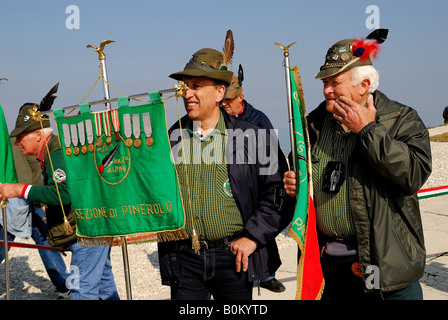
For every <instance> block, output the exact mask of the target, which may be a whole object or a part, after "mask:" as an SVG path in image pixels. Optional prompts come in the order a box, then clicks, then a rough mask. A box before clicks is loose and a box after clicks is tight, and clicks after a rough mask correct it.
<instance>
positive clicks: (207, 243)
mask: <svg viewBox="0 0 448 320" xmlns="http://www.w3.org/2000/svg"><path fill="white" fill-rule="evenodd" d="M243 236H244V232H243V231H239V232H237V233H234V234H232V235H231V236H228V237H226V238H223V239H219V240H199V244H200V246H201V249H212V248H218V247H227V246H228V245H230V244H231V243H232V242H233V241H236V240H238V239H239V238H241V237H243ZM187 241H188V242H189V244H191V239H188V240H187Z"/></svg>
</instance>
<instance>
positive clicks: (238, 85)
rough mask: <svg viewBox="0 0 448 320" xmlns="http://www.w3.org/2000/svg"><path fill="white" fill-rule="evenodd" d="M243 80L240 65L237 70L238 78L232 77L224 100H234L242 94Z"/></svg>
mask: <svg viewBox="0 0 448 320" xmlns="http://www.w3.org/2000/svg"><path fill="white" fill-rule="evenodd" d="M243 80H244V73H243V67H242V66H241V64H240V66H239V68H238V77H237V76H235V75H233V77H232V83H231V84H230V86H229V87H228V88H227V91H226V97H225V98H224V99H235V98H236V97H238V96H239V95H240V94H241V93H243Z"/></svg>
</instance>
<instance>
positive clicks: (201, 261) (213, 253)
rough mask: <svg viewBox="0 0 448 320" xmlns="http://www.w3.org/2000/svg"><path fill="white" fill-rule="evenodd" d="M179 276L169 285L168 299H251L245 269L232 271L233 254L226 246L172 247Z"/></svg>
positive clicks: (249, 285) (233, 263)
mask: <svg viewBox="0 0 448 320" xmlns="http://www.w3.org/2000/svg"><path fill="white" fill-rule="evenodd" d="M176 257H177V260H178V263H177V266H178V268H179V274H180V279H178V281H177V282H176V283H173V284H171V299H172V300H210V299H211V297H213V299H214V300H251V299H252V290H253V284H252V282H250V281H248V277H247V273H246V272H243V271H241V272H239V273H238V272H236V262H235V255H234V254H233V253H232V252H231V250H230V247H229V246H219V247H214V248H202V249H201V250H200V254H199V255H198V254H196V253H195V252H194V250H192V249H191V248H190V247H189V246H187V245H185V246H182V245H180V246H178V247H177V249H176Z"/></svg>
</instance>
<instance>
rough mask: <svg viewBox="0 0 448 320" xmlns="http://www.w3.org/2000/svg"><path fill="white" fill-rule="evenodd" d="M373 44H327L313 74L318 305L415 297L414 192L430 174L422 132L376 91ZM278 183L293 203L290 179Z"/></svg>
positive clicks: (411, 116)
mask: <svg viewBox="0 0 448 320" xmlns="http://www.w3.org/2000/svg"><path fill="white" fill-rule="evenodd" d="M382 41H384V39H382ZM382 41H381V39H375V38H374V39H369V40H350V39H347V40H342V41H339V42H337V43H335V44H334V45H333V46H332V47H331V48H330V49H329V50H328V52H327V55H326V59H325V63H324V65H323V66H322V67H321V69H320V72H319V73H318V74H317V75H316V78H317V79H321V80H322V81H323V85H324V90H323V93H324V96H325V101H324V102H322V103H321V104H320V105H319V106H318V107H317V108H316V109H315V110H313V111H312V112H311V113H310V114H309V115H308V117H307V120H308V129H309V136H310V143H311V159H312V178H313V191H314V203H315V209H316V221H317V228H318V233H319V242H320V245H321V246H322V250H323V251H322V252H323V253H322V258H321V262H322V270H323V273H324V278H325V289H324V293H323V299H330V300H337V299H347V300H353V299H354V300H357V299H406V300H408V299H422V290H421V287H420V284H419V282H418V280H419V279H420V278H421V277H422V275H423V271H424V268H425V246H424V239H423V228H422V222H421V216H420V209H419V204H418V199H417V191H418V190H419V189H420V188H421V186H422V185H423V184H424V182H425V181H426V179H427V178H428V177H429V175H430V173H431V166H432V164H431V148H430V141H429V134H428V130H427V129H426V127H425V125H424V124H423V122H422V120H421V119H420V118H419V116H418V114H417V112H416V111H415V110H413V109H412V108H410V107H408V106H405V105H403V104H400V103H398V102H396V101H392V100H390V99H389V98H388V97H386V95H384V94H383V93H381V92H380V91H377V90H376V89H377V86H378V80H379V76H378V73H377V71H376V70H375V69H374V68H373V66H372V65H371V64H372V57H374V56H375V55H376V53H377V51H378V48H379V43H381V42H382ZM284 183H285V189H286V190H287V193H288V194H289V195H292V196H294V195H295V183H296V175H295V173H294V172H292V171H290V172H287V173H286V174H285V178H284Z"/></svg>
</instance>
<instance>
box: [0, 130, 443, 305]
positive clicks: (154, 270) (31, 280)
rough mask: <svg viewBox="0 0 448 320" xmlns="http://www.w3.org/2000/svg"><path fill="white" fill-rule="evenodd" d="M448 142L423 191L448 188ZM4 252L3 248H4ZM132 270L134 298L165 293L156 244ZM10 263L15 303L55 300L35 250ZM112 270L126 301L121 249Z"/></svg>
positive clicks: (144, 248) (281, 239) (286, 242)
mask: <svg viewBox="0 0 448 320" xmlns="http://www.w3.org/2000/svg"><path fill="white" fill-rule="evenodd" d="M447 131H448V126H440V127H436V128H432V129H430V134H431V135H435V134H440V133H444V132H447ZM447 145H448V143H446V142H432V143H431V149H432V154H433V173H432V174H431V176H430V178H429V179H428V181H427V182H426V183H425V185H424V186H423V188H430V187H438V186H444V185H448V161H446V147H447ZM16 241H17V242H19V241H20V242H25V243H31V244H33V241H32V240H23V239H16ZM276 241H277V244H278V246H279V248H280V250H281V249H282V248H284V247H289V246H293V245H295V242H294V240H292V239H291V238H290V237H289V236H288V235H287V233H286V230H285V231H283V232H282V233H281V234H280V235H279V236H278V237H277V239H276ZM1 250H3V248H1ZM128 256H129V266H130V267H129V270H130V280H131V287H132V298H133V299H134V300H144V299H148V298H150V297H151V296H152V295H154V294H157V293H159V292H160V291H161V290H166V288H167V287H165V286H162V285H161V280H160V274H159V270H158V269H159V262H158V257H157V244H156V243H146V244H134V245H128ZM9 259H10V262H9V264H10V287H11V291H10V294H11V299H12V300H55V299H56V298H57V294H56V292H55V290H54V286H53V285H52V283H51V282H50V280H49V278H48V275H47V273H46V271H45V268H44V266H43V264H42V260H41V259H40V256H39V254H38V251H37V250H35V249H24V248H11V250H10V251H9ZM70 259H71V255H70V252H68V253H67V256H66V257H64V260H65V262H66V265H67V266H69V265H70ZM111 259H112V267H113V272H114V276H115V282H116V285H117V288H118V293H119V294H120V297H121V298H122V299H126V283H125V276H124V267H123V254H122V249H121V247H113V248H112V254H111ZM4 299H6V293H5V263H4V262H3V263H2V264H1V265H0V300H4Z"/></svg>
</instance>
